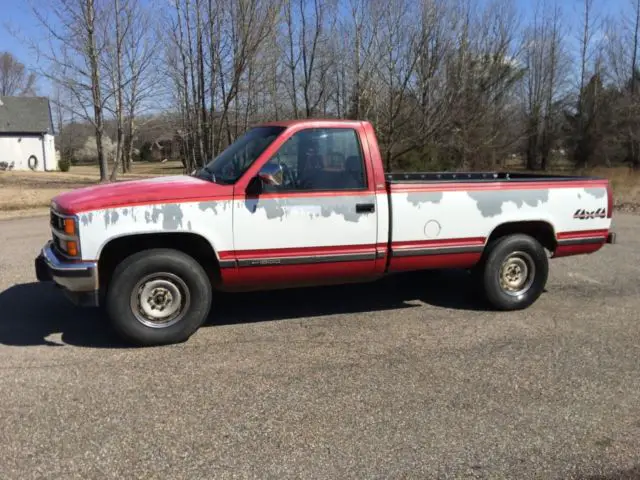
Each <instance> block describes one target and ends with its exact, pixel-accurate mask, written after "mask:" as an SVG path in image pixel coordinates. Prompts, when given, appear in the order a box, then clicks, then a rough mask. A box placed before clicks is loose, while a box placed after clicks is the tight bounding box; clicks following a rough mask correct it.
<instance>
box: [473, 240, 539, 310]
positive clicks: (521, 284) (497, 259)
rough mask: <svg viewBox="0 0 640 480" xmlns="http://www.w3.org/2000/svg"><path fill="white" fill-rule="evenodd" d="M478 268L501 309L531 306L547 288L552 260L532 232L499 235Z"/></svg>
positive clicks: (486, 290) (490, 297) (488, 295)
mask: <svg viewBox="0 0 640 480" xmlns="http://www.w3.org/2000/svg"><path fill="white" fill-rule="evenodd" d="M487 249H488V250H487V255H486V257H485V258H484V259H483V261H482V263H481V265H480V266H479V267H480V268H479V269H478V271H477V274H476V278H478V279H479V280H481V282H482V283H481V284H482V289H483V292H484V295H485V297H486V299H487V300H488V301H489V303H490V304H491V305H492V306H493V307H494V308H497V309H498V310H520V309H524V308H527V307H529V306H530V305H531V304H532V303H534V302H535V301H536V300H537V299H538V297H540V295H541V294H542V292H543V291H544V287H545V285H546V283H547V278H548V275H549V260H548V258H547V254H546V251H545V249H544V247H543V246H542V245H541V244H540V243H539V242H538V241H537V240H536V239H535V238H532V237H530V236H529V235H523V234H515V235H509V236H506V237H502V238H499V239H497V240H495V241H493V242H491V244H489V246H488V247H487Z"/></svg>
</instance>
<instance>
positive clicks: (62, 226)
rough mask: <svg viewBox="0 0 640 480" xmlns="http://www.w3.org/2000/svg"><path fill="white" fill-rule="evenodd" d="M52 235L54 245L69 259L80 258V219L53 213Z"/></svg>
mask: <svg viewBox="0 0 640 480" xmlns="http://www.w3.org/2000/svg"><path fill="white" fill-rule="evenodd" d="M51 233H52V234H53V243H54V244H55V246H56V247H57V248H58V250H60V252H62V253H63V254H65V255H66V256H68V257H79V256H80V242H79V239H78V219H77V218H76V217H75V216H67V215H62V214H60V213H58V212H55V211H53V210H52V211H51Z"/></svg>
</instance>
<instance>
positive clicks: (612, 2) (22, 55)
mask: <svg viewBox="0 0 640 480" xmlns="http://www.w3.org/2000/svg"><path fill="white" fill-rule="evenodd" d="M478 1H480V2H484V1H489V0H478ZM514 1H515V3H516V5H517V7H518V9H519V11H520V12H521V13H522V18H523V20H524V21H526V20H527V18H530V16H531V14H532V12H533V6H534V5H535V0H514ZM547 1H548V2H551V1H553V0H547ZM557 1H558V2H559V4H560V5H561V8H562V10H563V12H564V14H563V16H564V18H565V19H566V20H567V27H568V28H570V29H571V32H570V35H571V37H570V39H571V40H572V41H576V44H577V40H576V35H579V29H580V23H581V21H582V17H581V15H582V10H581V9H582V6H583V1H584V0H557ZM39 3H41V1H39V0H30V1H24V0H23V1H20V0H3V2H2V22H1V25H0V51H3V50H6V51H9V52H11V53H13V54H14V55H15V56H16V57H17V58H18V59H19V60H20V61H21V62H23V63H24V64H25V65H27V67H29V68H38V67H40V68H42V67H44V65H43V62H42V60H40V61H39V60H38V58H37V57H36V55H35V53H34V52H33V51H32V50H31V48H30V46H29V42H28V41H23V40H22V39H25V38H26V39H30V40H31V41H33V42H37V41H39V40H40V39H41V38H43V37H44V35H45V32H44V31H43V30H42V27H40V25H39V23H38V21H37V19H35V18H34V15H33V12H32V10H31V5H37V4H39ZM630 3H631V2H630V0H595V8H596V11H595V14H596V15H598V16H600V17H602V16H605V15H614V16H618V15H619V14H620V13H621V12H622V11H626V12H628V14H627V18H631V17H632V16H633V15H632V8H631V5H630ZM10 29H14V30H16V31H17V32H18V34H19V36H20V39H17V38H15V36H14V35H13V34H12V33H11V32H10V31H9V30H10ZM48 90H49V89H48V86H47V85H45V82H43V81H42V79H41V80H40V81H39V93H40V94H44V95H46V94H48Z"/></svg>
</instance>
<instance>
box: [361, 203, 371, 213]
mask: <svg viewBox="0 0 640 480" xmlns="http://www.w3.org/2000/svg"><path fill="white" fill-rule="evenodd" d="M375 210H376V206H375V205H374V204H373V203H356V213H371V212H374V211H375Z"/></svg>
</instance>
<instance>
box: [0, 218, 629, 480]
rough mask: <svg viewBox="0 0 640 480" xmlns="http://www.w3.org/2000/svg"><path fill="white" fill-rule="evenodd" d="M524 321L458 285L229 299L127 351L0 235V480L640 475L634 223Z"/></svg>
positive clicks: (19, 227) (568, 273)
mask: <svg viewBox="0 0 640 480" xmlns="http://www.w3.org/2000/svg"><path fill="white" fill-rule="evenodd" d="M614 225H615V228H616V230H617V231H618V233H619V236H618V241H619V244H618V245H615V246H606V247H605V248H604V249H603V250H601V251H600V252H598V253H596V254H593V255H590V256H584V257H576V258H566V259H558V260H554V261H553V262H552V270H551V276H550V280H549V283H548V292H547V293H545V294H544V295H543V296H542V297H541V298H540V300H539V301H538V302H537V303H536V304H534V305H533V306H532V307H531V308H529V309H528V310H526V311H523V312H518V313H504V314H496V313H493V312H489V311H484V310H483V308H482V304H479V303H477V301H475V300H474V299H473V296H472V295H471V293H470V289H469V284H468V282H467V280H466V277H464V276H462V275H460V274H457V273H451V274H428V275H425V274H419V275H414V274H412V275H407V276H403V277H398V278H394V279H393V280H385V281H383V282H380V283H377V284H373V285H358V286H348V287H339V288H324V289H309V290H304V291H285V292H277V293H274V292H271V293H266V294H251V295H247V294H242V295H234V296H229V297H225V298H223V299H222V300H221V301H220V304H219V305H218V306H217V308H216V311H217V314H216V315H215V316H213V317H212V319H211V325H209V326H206V327H204V328H202V329H201V330H200V331H199V332H198V333H197V334H196V335H195V336H194V337H192V339H191V340H190V341H189V342H187V343H185V344H181V345H174V346H170V347H161V348H151V349H130V348H124V346H123V345H120V344H119V343H118V342H117V341H116V339H115V338H114V336H113V335H112V334H111V332H110V330H109V327H108V325H107V324H106V323H105V321H104V320H103V319H102V318H101V317H100V315H99V314H98V313H97V312H96V311H94V310H91V309H81V308H76V307H74V306H72V305H71V304H69V303H68V302H67V301H66V300H65V299H64V298H63V297H62V296H61V295H60V294H59V292H56V291H54V289H53V288H52V287H50V286H48V285H44V284H38V283H36V279H35V275H34V272H33V266H32V264H33V258H34V256H35V255H36V254H37V253H38V251H39V248H40V247H41V246H42V244H43V243H44V242H45V241H46V239H47V238H48V235H49V232H48V226H47V220H46V218H39V219H21V220H15V221H4V222H0V245H2V249H0V427H1V428H0V478H2V479H13V478H15V479H21V480H22V479H29V478H55V479H60V478H65V479H67V478H79V479H86V478H167V479H168V478H170V479H183V478H184V479H187V478H188V479H196V478H207V479H211V478H230V477H237V478H249V477H251V478H275V479H281V478H304V479H310V478H331V479H334V478H335V479H338V478H340V479H343V478H384V479H387V478H421V479H422V478H514V479H525V478H544V479H553V478H585V479H586V478H589V479H605V478H606V479H609V478H610V479H614V478H640V310H639V309H640V295H639V290H640V281H639V279H640V217H638V216H629V215H622V214H619V215H617V217H616V219H615V221H614Z"/></svg>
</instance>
